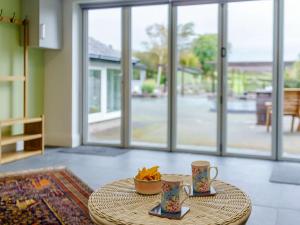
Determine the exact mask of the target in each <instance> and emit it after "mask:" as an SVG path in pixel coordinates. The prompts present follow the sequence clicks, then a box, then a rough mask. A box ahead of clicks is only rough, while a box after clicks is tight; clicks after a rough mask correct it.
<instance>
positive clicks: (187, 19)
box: [84, 0, 300, 159]
mask: <svg viewBox="0 0 300 225" xmlns="http://www.w3.org/2000/svg"><path fill="white" fill-rule="evenodd" d="M201 2H202V1H200V0H199V2H197V1H170V2H169V3H168V4H166V3H165V2H164V1H162V2H158V1H157V2H156V1H155V3H156V4H154V5H151V3H153V2H148V1H147V3H145V5H143V4H144V1H143V3H142V1H140V2H136V1H129V2H127V1H126V3H122V2H120V4H121V5H120V6H119V5H118V7H116V4H115V3H111V4H112V5H111V6H110V4H108V3H107V4H105V5H104V6H103V7H104V8H103V9H101V3H98V6H99V7H100V8H96V6H95V7H94V6H93V4H91V5H90V4H89V7H90V8H88V7H87V8H85V9H84V18H85V19H84V26H85V27H84V31H85V32H84V39H85V50H86V51H85V58H84V60H85V73H84V81H85V87H84V95H85V98H84V106H85V109H84V112H85V113H84V118H85V119H84V136H85V138H84V142H85V143H101V144H114V145H118V146H123V147H132V148H139V149H141V148H146V149H148V148H152V149H161V150H169V151H175V150H179V151H194V152H197V151H199V152H202V153H203V152H206V153H211V154H220V155H238V156H240V155H243V156H247V157H249V156H250V157H260V158H269V159H273V158H274V159H275V158H276V159H277V158H278V159H282V158H283V159H290V158H292V159H295V158H300V150H299V149H300V141H299V140H300V139H299V137H300V82H299V80H300V75H299V74H300V69H299V68H300V66H299V65H300V64H299V63H300V58H299V55H300V41H299V40H300V31H299V32H298V30H299V29H298V27H300V22H299V21H300V16H299V15H298V10H297V9H298V8H300V3H299V1H298V0H280V1H277V0H252V1H235V0H234V1H232V2H230V1H228V2H227V3H210V4H201ZM221 2H223V1H221ZM160 3H161V4H160ZM189 4H191V5H189ZM283 4H284V8H283V7H282V5H283ZM98 6H97V7H98ZM108 7H112V8H108ZM282 28H284V29H283V30H282ZM282 36H283V37H284V39H282ZM122 53H123V54H122ZM282 58H283V59H282ZM281 65H282V66H283V68H281ZM123 70H124V71H123ZM281 70H283V71H281ZM281 97H282V98H281ZM281 100H283V101H281ZM281 111H282V118H281V117H280V116H281V113H280V112H281ZM279 121H280V123H278V122H279ZM298 139H299V140H298ZM121 140H122V141H121ZM281 144H282V147H283V149H281ZM281 150H282V151H281ZM281 153H282V154H281Z"/></svg>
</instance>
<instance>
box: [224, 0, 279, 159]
mask: <svg viewBox="0 0 300 225" xmlns="http://www.w3.org/2000/svg"><path fill="white" fill-rule="evenodd" d="M249 1H250V0H249ZM251 1H252V2H255V1H257V2H258V1H260V0H251ZM270 1H272V2H273V60H272V63H273V67H272V90H273V91H272V93H273V94H272V105H273V106H274V108H275V109H276V110H274V112H273V113H272V118H271V119H272V121H273V122H272V130H271V149H270V150H271V152H270V155H269V156H264V155H256V154H244V153H232V152H229V151H228V144H227V136H228V135H227V134H228V132H227V130H228V129H227V128H228V123H227V121H228V117H227V93H228V92H227V90H228V82H227V78H228V76H227V68H228V57H227V56H228V55H226V57H224V58H223V62H222V65H221V67H222V87H221V88H222V94H221V98H222V101H221V104H222V106H221V108H222V115H223V116H222V122H221V123H222V127H221V129H220V130H221V132H222V135H221V136H222V137H221V139H222V144H221V146H220V147H221V154H222V156H234V157H243V158H255V159H271V160H276V159H278V151H277V150H278V149H279V148H278V144H279V138H278V129H279V127H278V125H279V123H278V120H279V117H278V115H279V108H278V107H280V104H278V99H279V95H278V93H279V92H278V91H279V90H278V89H279V86H280V85H279V77H280V68H279V66H278V65H279V63H280V56H279V46H278V44H279V38H278V31H279V19H278V12H279V8H278V7H279V5H278V2H279V1H281V0H270ZM232 2H247V1H232ZM228 4H230V2H229V3H223V4H221V5H222V7H221V10H222V15H223V16H222V20H223V31H222V32H223V37H222V39H223V41H222V42H223V47H224V48H225V49H228Z"/></svg>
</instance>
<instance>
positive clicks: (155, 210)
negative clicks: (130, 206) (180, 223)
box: [149, 204, 190, 220]
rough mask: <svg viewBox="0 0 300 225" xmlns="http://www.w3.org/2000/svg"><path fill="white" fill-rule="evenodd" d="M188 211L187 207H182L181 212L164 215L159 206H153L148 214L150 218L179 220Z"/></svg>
mask: <svg viewBox="0 0 300 225" xmlns="http://www.w3.org/2000/svg"><path fill="white" fill-rule="evenodd" d="M189 211H190V208H189V207H185V206H183V207H182V208H181V211H180V212H178V213H166V212H162V210H161V206H160V204H158V205H157V206H155V207H154V208H153V209H151V210H150V211H149V214H150V215H152V216H158V217H161V218H168V219H173V220H181V219H182V218H183V217H184V216H185V215H186V214H187V213H188V212H189Z"/></svg>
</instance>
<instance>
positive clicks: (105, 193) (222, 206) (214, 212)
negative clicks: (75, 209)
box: [88, 175, 251, 225]
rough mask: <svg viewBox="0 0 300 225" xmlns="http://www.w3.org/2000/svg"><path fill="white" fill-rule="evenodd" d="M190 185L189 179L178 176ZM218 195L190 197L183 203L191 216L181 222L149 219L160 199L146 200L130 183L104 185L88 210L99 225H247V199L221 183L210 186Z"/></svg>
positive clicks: (249, 203)
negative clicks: (151, 211)
mask: <svg viewBox="0 0 300 225" xmlns="http://www.w3.org/2000/svg"><path fill="white" fill-rule="evenodd" d="M177 176H179V177H181V178H183V179H184V182H186V183H191V176H185V175H177ZM213 186H214V188H215V189H216V190H217V192H218V193H217V195H215V196H210V197H191V198H189V199H187V200H186V201H185V203H184V205H185V206H188V207H190V212H188V214H187V215H185V216H184V217H183V218H182V219H181V220H170V219H166V218H159V217H156V216H151V215H149V214H148V211H149V210H150V209H152V208H153V207H154V206H156V205H157V204H158V203H159V202H160V195H151V196H145V195H140V194H137V193H136V192H135V188H134V181H133V179H126V180H120V181H116V182H113V183H111V184H108V185H105V186H103V187H102V188H100V189H99V190H97V191H95V192H94V193H92V195H91V196H90V198H89V202H88V208H89V213H90V216H91V218H92V220H93V222H94V223H95V224H99V225H115V224H117V225H138V224H139V225H142V224H144V225H169V224H172V225H177V224H178V225H179V224H182V225H208V224H209V225H212V224H216V225H221V224H224V225H227V224H230V225H239V224H246V222H247V220H248V218H249V216H250V213H251V201H250V199H249V197H248V196H247V195H246V194H245V193H244V192H242V191H241V190H239V189H238V188H236V187H234V186H232V185H230V184H226V183H224V182H221V181H215V182H214V183H213Z"/></svg>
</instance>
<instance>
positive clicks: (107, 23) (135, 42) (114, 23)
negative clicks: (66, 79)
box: [89, 0, 300, 61]
mask: <svg viewBox="0 0 300 225" xmlns="http://www.w3.org/2000/svg"><path fill="white" fill-rule="evenodd" d="M299 10H300V1H299V0H286V5H285V14H286V17H285V54H284V55H285V60H296V59H297V58H298V55H299V53H300V13H299ZM188 22H193V23H194V24H195V32H196V33H197V34H211V33H215V34H216V33H217V32H218V6H217V5H216V4H209V5H199V6H195V5H193V6H182V7H179V8H178V23H179V24H184V23H188ZM154 23H159V24H164V25H165V26H167V24H168V8H167V6H165V5H158V6H144V7H133V8H132V46H133V49H134V50H143V45H142V43H143V42H146V41H147V40H148V37H147V35H146V32H145V29H146V27H148V26H150V25H152V24H154ZM89 36H91V37H93V38H95V39H97V40H99V41H101V42H103V43H105V44H107V45H111V46H113V48H115V49H120V48H121V47H120V46H121V10H120V9H118V8H115V9H99V10H91V11H90V12H89ZM272 39H273V1H271V0H265V1H251V2H236V3H230V4H228V42H229V43H230V45H231V52H230V55H229V60H230V61H251V60H253V61H270V60H272V54H273V53H272V46H273V40H272Z"/></svg>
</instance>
